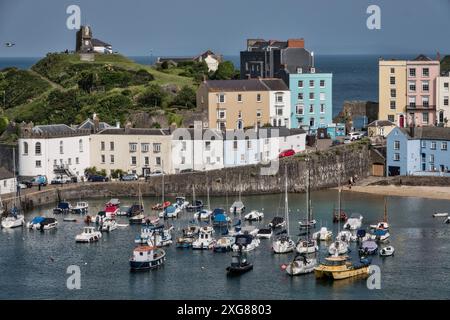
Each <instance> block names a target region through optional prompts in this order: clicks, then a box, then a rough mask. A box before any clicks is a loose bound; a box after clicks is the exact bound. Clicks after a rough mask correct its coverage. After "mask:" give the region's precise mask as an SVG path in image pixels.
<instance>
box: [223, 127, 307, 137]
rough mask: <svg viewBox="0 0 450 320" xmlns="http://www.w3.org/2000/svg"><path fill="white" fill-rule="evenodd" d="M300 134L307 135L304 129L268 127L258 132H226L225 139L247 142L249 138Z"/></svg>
mask: <svg viewBox="0 0 450 320" xmlns="http://www.w3.org/2000/svg"><path fill="white" fill-rule="evenodd" d="M298 134H306V131H305V130H303V129H297V128H293V129H288V128H286V127H267V128H259V129H258V131H253V130H251V129H250V130H245V131H244V130H226V132H224V134H223V135H224V137H225V139H226V140H235V138H236V139H237V140H245V139H246V138H247V137H248V138H255V139H256V138H260V139H261V138H276V137H288V136H293V135H298Z"/></svg>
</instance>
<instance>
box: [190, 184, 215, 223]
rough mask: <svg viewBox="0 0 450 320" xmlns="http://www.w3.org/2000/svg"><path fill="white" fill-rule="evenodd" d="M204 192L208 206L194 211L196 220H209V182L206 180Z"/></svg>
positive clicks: (210, 212)
mask: <svg viewBox="0 0 450 320" xmlns="http://www.w3.org/2000/svg"><path fill="white" fill-rule="evenodd" d="M206 194H207V198H208V208H207V209H206V208H203V209H201V210H200V211H197V212H196V213H194V219H196V220H198V219H200V220H209V219H210V218H211V214H212V211H211V203H210V201H209V184H208V181H206Z"/></svg>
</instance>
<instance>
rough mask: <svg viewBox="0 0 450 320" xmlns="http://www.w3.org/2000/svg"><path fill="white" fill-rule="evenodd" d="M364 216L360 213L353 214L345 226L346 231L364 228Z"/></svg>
mask: <svg viewBox="0 0 450 320" xmlns="http://www.w3.org/2000/svg"><path fill="white" fill-rule="evenodd" d="M362 220H363V216H362V215H360V214H359V213H353V214H352V215H351V216H350V218H348V219H347V222H345V224H344V229H346V230H357V229H359V228H361V226H362Z"/></svg>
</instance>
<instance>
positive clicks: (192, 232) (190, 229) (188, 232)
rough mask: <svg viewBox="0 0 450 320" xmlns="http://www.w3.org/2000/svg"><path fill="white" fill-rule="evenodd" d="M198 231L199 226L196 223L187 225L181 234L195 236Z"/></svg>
mask: <svg viewBox="0 0 450 320" xmlns="http://www.w3.org/2000/svg"><path fill="white" fill-rule="evenodd" d="M199 232H200V227H199V226H196V225H192V226H188V227H186V228H184V229H183V236H185V237H196V236H197V235H198V234H199Z"/></svg>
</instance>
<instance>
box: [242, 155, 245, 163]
mask: <svg viewBox="0 0 450 320" xmlns="http://www.w3.org/2000/svg"><path fill="white" fill-rule="evenodd" d="M244 161H245V154H241V162H244Z"/></svg>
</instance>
